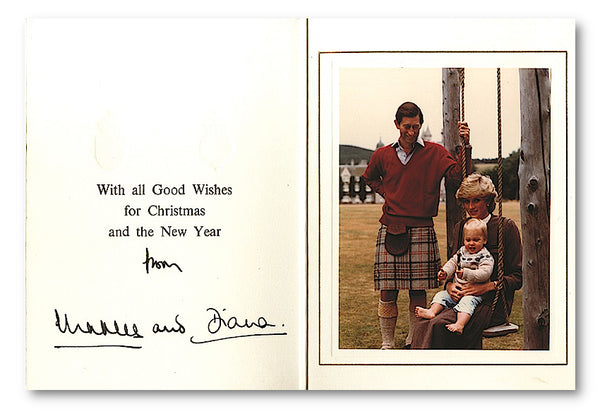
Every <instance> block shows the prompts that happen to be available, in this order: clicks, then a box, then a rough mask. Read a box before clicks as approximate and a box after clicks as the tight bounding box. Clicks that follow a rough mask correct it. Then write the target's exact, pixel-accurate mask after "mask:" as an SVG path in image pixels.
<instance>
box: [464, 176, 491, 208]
mask: <svg viewBox="0 0 600 414" xmlns="http://www.w3.org/2000/svg"><path fill="white" fill-rule="evenodd" d="M476 197H479V198H482V199H485V200H486V204H487V207H488V212H490V213H491V212H493V211H494V209H495V208H496V198H498V193H497V192H496V188H495V187H494V183H493V182H492V179H491V178H490V177H488V176H487V175H481V174H477V173H474V174H471V175H469V176H468V177H466V178H465V179H464V180H463V181H462V183H461V184H460V187H458V191H457V192H456V199H457V200H458V202H459V203H461V204H464V203H465V202H466V200H468V199H471V198H476Z"/></svg>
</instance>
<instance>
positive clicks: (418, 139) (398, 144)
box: [392, 135, 425, 151]
mask: <svg viewBox="0 0 600 414" xmlns="http://www.w3.org/2000/svg"><path fill="white" fill-rule="evenodd" d="M415 143H416V144H419V145H420V146H422V147H424V146H425V141H423V138H422V137H421V136H420V135H419V137H418V138H417V141H416V142H415ZM392 147H394V148H396V149H398V148H400V149H401V150H402V151H404V149H403V148H402V147H401V146H400V141H396V142H394V143H393V144H392Z"/></svg>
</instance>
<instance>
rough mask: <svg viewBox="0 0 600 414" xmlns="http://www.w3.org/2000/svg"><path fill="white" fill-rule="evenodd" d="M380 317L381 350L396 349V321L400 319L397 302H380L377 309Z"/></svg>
mask: <svg viewBox="0 0 600 414" xmlns="http://www.w3.org/2000/svg"><path fill="white" fill-rule="evenodd" d="M377 316H379V327H380V329H381V349H393V348H394V333H395V332H396V320H397V319H398V305H396V302H395V301H392V302H383V301H382V300H381V299H380V300H379V306H378V307H377Z"/></svg>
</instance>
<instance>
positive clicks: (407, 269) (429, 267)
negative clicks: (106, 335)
mask: <svg viewBox="0 0 600 414" xmlns="http://www.w3.org/2000/svg"><path fill="white" fill-rule="evenodd" d="M406 231H408V232H409V234H410V246H409V248H408V251H407V252H406V253H404V254H403V255H401V256H394V255H392V254H390V253H388V252H387V250H386V249H385V235H386V226H385V225H382V226H381V227H380V228H379V233H378V234H377V245H376V247H375V268H374V272H373V275H374V278H375V289H376V290H397V289H414V290H421V289H433V288H437V287H438V286H439V282H438V279H437V274H438V271H439V270H440V267H441V262H440V249H439V247H438V243H437V237H436V235H435V230H434V228H433V227H407V228H406Z"/></svg>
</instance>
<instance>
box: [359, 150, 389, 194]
mask: <svg viewBox="0 0 600 414" xmlns="http://www.w3.org/2000/svg"><path fill="white" fill-rule="evenodd" d="M379 159H380V155H379V152H378V151H375V153H373V155H372V156H371V161H369V165H368V166H367V169H366V170H365V172H364V173H363V175H362V177H363V178H364V179H365V182H366V183H367V185H368V186H369V187H371V189H372V190H373V191H375V192H376V193H377V194H379V195H381V196H382V197H385V194H384V189H383V181H382V178H381V168H380V167H379Z"/></svg>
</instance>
